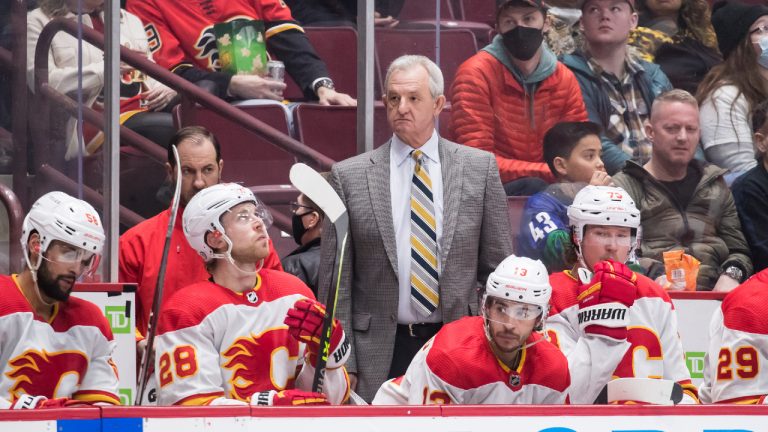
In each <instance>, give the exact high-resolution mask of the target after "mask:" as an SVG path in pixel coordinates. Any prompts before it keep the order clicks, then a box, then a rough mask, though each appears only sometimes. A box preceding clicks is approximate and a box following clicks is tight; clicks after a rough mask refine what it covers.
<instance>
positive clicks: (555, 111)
mask: <svg viewBox="0 0 768 432" xmlns="http://www.w3.org/2000/svg"><path fill="white" fill-rule="evenodd" d="M497 4H498V9H497V12H496V30H497V31H498V33H499V35H498V36H496V37H495V38H494V39H493V41H492V42H491V44H490V45H488V46H486V47H485V48H483V49H482V50H481V51H480V52H478V53H477V54H475V55H474V56H472V57H470V58H469V59H468V60H467V61H465V62H464V64H462V65H461V67H459V70H458V71H457V72H456V78H455V80H454V82H453V90H452V95H453V96H452V100H451V104H452V108H451V111H452V115H451V122H450V126H449V127H450V133H451V134H452V136H453V137H454V138H455V139H456V141H457V142H459V143H462V144H466V145H468V146H472V147H477V148H479V149H482V150H487V151H489V152H491V153H493V154H494V155H496V162H497V164H498V165H499V173H500V174H501V181H502V183H504V188H505V189H506V191H507V195H532V194H534V193H536V192H538V191H539V190H540V189H542V188H543V187H545V186H546V183H545V182H552V181H554V178H553V177H552V174H551V172H550V170H549V168H548V167H547V164H546V162H544V153H543V146H542V142H543V139H544V134H545V133H546V132H547V131H548V130H549V128H551V127H552V126H554V125H555V124H556V123H558V122H561V121H586V120H587V112H586V109H585V107H584V101H583V99H582V97H581V91H580V90H579V85H578V82H577V81H576V78H575V77H574V76H573V73H572V72H571V71H570V70H568V68H567V67H565V66H564V65H563V64H562V63H559V62H558V61H557V58H556V57H555V55H554V54H553V53H552V51H550V49H549V48H548V47H547V46H546V44H545V43H543V33H542V32H544V31H546V30H547V29H548V27H549V25H548V24H547V19H546V14H547V10H546V7H545V6H544V5H543V3H542V2H541V0H498V1H497Z"/></svg>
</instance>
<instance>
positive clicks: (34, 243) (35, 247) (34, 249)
mask: <svg viewBox="0 0 768 432" xmlns="http://www.w3.org/2000/svg"><path fill="white" fill-rule="evenodd" d="M41 247H42V246H41V243H40V234H38V233H37V232H33V233H32V234H30V235H29V238H28V239H27V250H28V251H29V253H30V254H39V253H40V249H41Z"/></svg>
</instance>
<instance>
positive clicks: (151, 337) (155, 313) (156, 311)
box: [135, 146, 181, 405]
mask: <svg viewBox="0 0 768 432" xmlns="http://www.w3.org/2000/svg"><path fill="white" fill-rule="evenodd" d="M172 149H173V157H174V159H175V160H176V189H175V190H174V191H173V202H172V204H171V218H170V220H169V221H168V229H167V231H166V233H165V244H164V245H163V255H162V257H161V258H160V269H159V270H158V272H157V284H156V285H155V294H154V296H153V298H152V309H151V310H150V311H149V323H148V324H147V334H146V337H147V346H146V348H145V349H144V353H143V354H142V356H141V368H140V369H139V375H138V376H139V387H138V389H137V390H138V391H137V394H136V400H135V405H141V403H142V402H143V400H142V399H143V397H144V392H145V391H146V389H147V383H148V382H149V377H150V373H149V371H150V361H151V360H152V351H153V350H154V345H155V333H156V332H157V320H158V318H159V316H160V302H161V301H162V298H163V287H164V286H165V270H166V269H167V267H168V265H167V264H168V251H169V250H170V248H171V236H172V235H173V225H174V224H175V223H176V217H177V215H178V213H179V199H180V198H181V160H180V159H179V151H178V149H177V148H176V146H172Z"/></svg>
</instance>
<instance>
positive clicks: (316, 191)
mask: <svg viewBox="0 0 768 432" xmlns="http://www.w3.org/2000/svg"><path fill="white" fill-rule="evenodd" d="M289 178H290V179H291V183H293V186H295V187H296V189H298V190H299V191H300V192H301V193H303V194H304V195H306V196H307V197H308V198H309V199H311V200H312V201H313V202H314V203H315V204H317V205H318V206H319V207H320V208H321V209H322V210H323V212H324V213H325V215H326V217H328V220H330V221H331V223H332V224H333V227H334V230H335V231H336V257H335V259H334V263H333V273H332V276H331V287H330V289H329V290H328V298H327V299H326V302H325V319H324V320H323V327H322V330H321V331H320V344H319V345H320V352H319V353H318V354H319V355H318V359H317V364H316V365H315V376H314V379H313V380H312V391H314V392H322V391H323V382H324V380H325V365H326V363H327V361H328V354H329V351H330V340H331V332H332V330H333V327H332V325H333V318H334V316H335V314H336V301H337V300H338V294H339V285H340V284H341V271H342V265H343V259H344V250H345V249H346V245H347V232H348V231H349V215H348V214H347V209H346V207H344V203H343V202H342V201H341V198H339V196H338V195H337V194H336V191H334V190H333V187H331V185H330V184H328V182H327V181H325V179H324V178H323V176H321V175H320V174H319V173H318V172H317V171H315V170H314V169H312V168H310V167H309V166H307V165H305V164H303V163H297V164H294V165H293V166H292V167H291V172H290V173H289Z"/></svg>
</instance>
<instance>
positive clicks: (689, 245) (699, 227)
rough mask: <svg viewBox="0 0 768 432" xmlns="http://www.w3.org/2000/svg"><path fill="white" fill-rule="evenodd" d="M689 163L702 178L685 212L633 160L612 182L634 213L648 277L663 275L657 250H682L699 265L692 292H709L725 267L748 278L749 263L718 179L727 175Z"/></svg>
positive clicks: (733, 212) (732, 206) (726, 192)
mask: <svg viewBox="0 0 768 432" xmlns="http://www.w3.org/2000/svg"><path fill="white" fill-rule="evenodd" d="M691 163H696V164H699V166H700V168H701V170H702V177H701V181H699V184H698V185H697V186H696V190H695V191H694V196H693V198H691V201H690V203H689V204H688V207H687V208H682V206H681V204H680V203H678V202H677V201H675V200H674V198H673V196H672V195H671V194H670V193H669V192H668V191H667V188H666V187H665V186H664V185H662V184H661V183H659V182H658V181H656V179H655V178H653V176H651V174H650V173H649V172H648V171H646V170H645V169H644V168H643V167H642V166H640V165H639V164H637V163H635V162H633V161H627V164H626V165H625V166H624V169H623V170H622V172H620V173H618V174H616V175H615V176H614V177H613V181H614V183H615V184H616V186H619V187H622V188H624V190H626V191H627V192H628V193H629V195H630V196H631V197H632V199H633V200H635V204H636V205H637V206H638V208H639V209H640V220H641V221H642V222H641V223H642V228H643V232H642V238H641V243H640V254H639V256H640V264H642V265H643V267H644V268H645V269H647V270H648V276H649V277H651V278H656V277H658V276H660V275H661V274H663V272H664V264H663V257H662V252H664V251H668V250H674V249H681V248H682V249H685V252H686V253H687V254H690V255H693V256H694V257H696V258H697V259H698V260H699V261H701V267H700V268H699V276H698V279H697V288H696V289H697V290H699V291H709V290H711V289H712V288H714V286H715V283H716V282H717V279H718V277H719V276H720V273H721V272H722V270H724V269H725V268H726V267H728V266H730V265H735V266H737V267H740V268H741V269H742V270H743V271H744V277H745V278H746V277H747V276H749V275H751V274H752V261H751V260H750V258H749V246H748V245H747V241H746V240H745V239H744V234H742V232H741V223H740V222H739V217H738V214H737V213H736V204H735V203H734V201H733V195H731V191H730V189H728V186H727V185H726V184H725V180H724V179H723V174H725V173H726V172H727V171H726V170H724V169H722V168H719V167H717V166H715V165H711V164H707V163H704V162H701V161H698V160H694V161H692V162H691Z"/></svg>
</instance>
